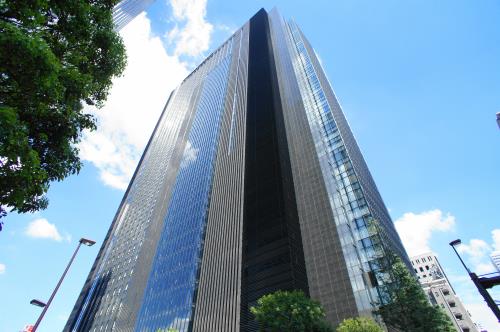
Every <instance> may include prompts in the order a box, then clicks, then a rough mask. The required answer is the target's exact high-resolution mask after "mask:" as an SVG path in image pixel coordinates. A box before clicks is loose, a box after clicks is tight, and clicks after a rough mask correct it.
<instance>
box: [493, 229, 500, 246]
mask: <svg viewBox="0 0 500 332" xmlns="http://www.w3.org/2000/svg"><path fill="white" fill-rule="evenodd" d="M491 237H492V238H493V248H494V249H495V251H500V229H494V230H492V231H491Z"/></svg>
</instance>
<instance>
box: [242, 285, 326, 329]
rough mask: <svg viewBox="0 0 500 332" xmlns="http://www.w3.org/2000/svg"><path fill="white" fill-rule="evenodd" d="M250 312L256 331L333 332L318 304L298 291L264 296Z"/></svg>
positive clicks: (277, 292) (278, 292)
mask: <svg viewBox="0 0 500 332" xmlns="http://www.w3.org/2000/svg"><path fill="white" fill-rule="evenodd" d="M250 311H251V312H252V314H253V315H254V316H255V319H256V321H257V322H258V323H259V326H260V331H276V332H278V331H280V332H292V331H293V332H333V328H332V327H331V326H329V324H328V323H327V322H326V320H325V311H324V310H323V308H322V307H321V304H319V302H316V301H313V300H311V299H310V298H308V297H307V296H305V294H304V293H303V292H302V291H297V290H295V291H276V292H274V293H271V294H267V295H264V296H262V297H261V298H260V299H259V300H258V301H257V306H255V307H251V308H250Z"/></svg>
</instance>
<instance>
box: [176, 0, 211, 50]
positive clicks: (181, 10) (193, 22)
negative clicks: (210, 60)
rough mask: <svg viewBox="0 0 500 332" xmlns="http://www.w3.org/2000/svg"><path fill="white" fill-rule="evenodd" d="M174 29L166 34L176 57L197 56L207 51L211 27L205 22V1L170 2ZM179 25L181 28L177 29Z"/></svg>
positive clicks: (179, 0)
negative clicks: (173, 46)
mask: <svg viewBox="0 0 500 332" xmlns="http://www.w3.org/2000/svg"><path fill="white" fill-rule="evenodd" d="M170 4H171V5H172V11H173V16H174V20H176V21H177V23H176V25H175V27H174V28H173V29H172V30H170V31H169V32H168V33H167V39H168V41H169V42H170V43H171V44H173V45H175V50H174V54H175V55H176V56H181V55H186V56H191V57H195V56H199V55H201V54H202V53H203V52H204V51H206V50H208V47H209V45H210V37H211V34H212V31H213V28H214V27H213V25H212V24H210V23H208V22H207V21H206V20H205V16H206V14H207V0H171V1H170ZM179 25H181V27H179Z"/></svg>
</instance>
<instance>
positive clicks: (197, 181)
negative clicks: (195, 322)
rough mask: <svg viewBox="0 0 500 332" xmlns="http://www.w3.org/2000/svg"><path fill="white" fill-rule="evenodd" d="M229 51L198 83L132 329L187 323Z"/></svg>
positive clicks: (185, 325) (184, 327) (181, 326)
mask: <svg viewBox="0 0 500 332" xmlns="http://www.w3.org/2000/svg"><path fill="white" fill-rule="evenodd" d="M230 55H231V54H230V53H229V52H228V54H227V55H226V57H225V58H224V60H222V61H221V62H220V63H219V64H218V65H217V66H216V67H215V68H214V69H212V70H211V72H210V73H209V74H208V75H207V76H206V79H205V81H204V83H203V87H202V88H201V96H200V100H199V103H198V107H197V110H196V112H195V114H194V120H193V124H192V127H191V131H190V133H189V136H188V141H187V143H186V148H185V149H184V154H183V156H182V161H181V164H180V170H179V173H178V175H177V180H176V183H175V185H174V189H173V194H172V198H171V202H170V206H169V208H168V212H167V215H166V217H165V221H164V226H163V231H162V234H161V237H160V241H159V242H158V246H157V251H156V252H157V253H156V256H155V258H154V261H153V265H152V268H151V273H150V277H149V281H148V284H147V287H146V291H145V294H144V300H143V304H142V308H141V311H140V313H139V316H138V321H137V326H136V331H156V330H157V329H159V328H161V329H168V328H173V329H176V330H178V331H180V332H184V331H188V327H189V326H190V323H191V317H192V314H193V312H192V309H193V307H194V300H195V293H196V288H197V287H196V286H197V282H198V275H199V273H198V272H199V267H200V262H201V256H202V252H203V243H204V230H205V227H206V220H207V213H208V206H209V199H210V192H211V187H212V175H213V168H214V160H215V156H216V151H217V139H218V133H219V126H220V118H221V115H222V114H221V113H222V111H223V102H224V96H225V92H226V91H225V90H226V84H227V77H228V68H229V57H230Z"/></svg>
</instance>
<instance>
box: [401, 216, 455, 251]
mask: <svg viewBox="0 0 500 332" xmlns="http://www.w3.org/2000/svg"><path fill="white" fill-rule="evenodd" d="M394 224H395V226H396V229H397V231H398V233H399V236H400V237H401V240H402V241H403V244H404V246H405V248H406V251H407V252H408V254H409V255H410V256H415V255H419V254H422V253H425V252H428V251H432V250H431V248H430V247H429V240H430V239H431V236H432V233H433V232H434V231H440V232H448V231H451V230H453V228H454V226H455V217H454V216H452V215H451V214H449V213H448V214H447V215H446V216H444V215H443V212H441V210H438V209H436V210H431V211H426V212H422V213H418V214H415V213H413V212H408V213H405V214H404V215H403V216H402V217H401V218H399V219H398V220H396V221H395V222H394Z"/></svg>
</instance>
